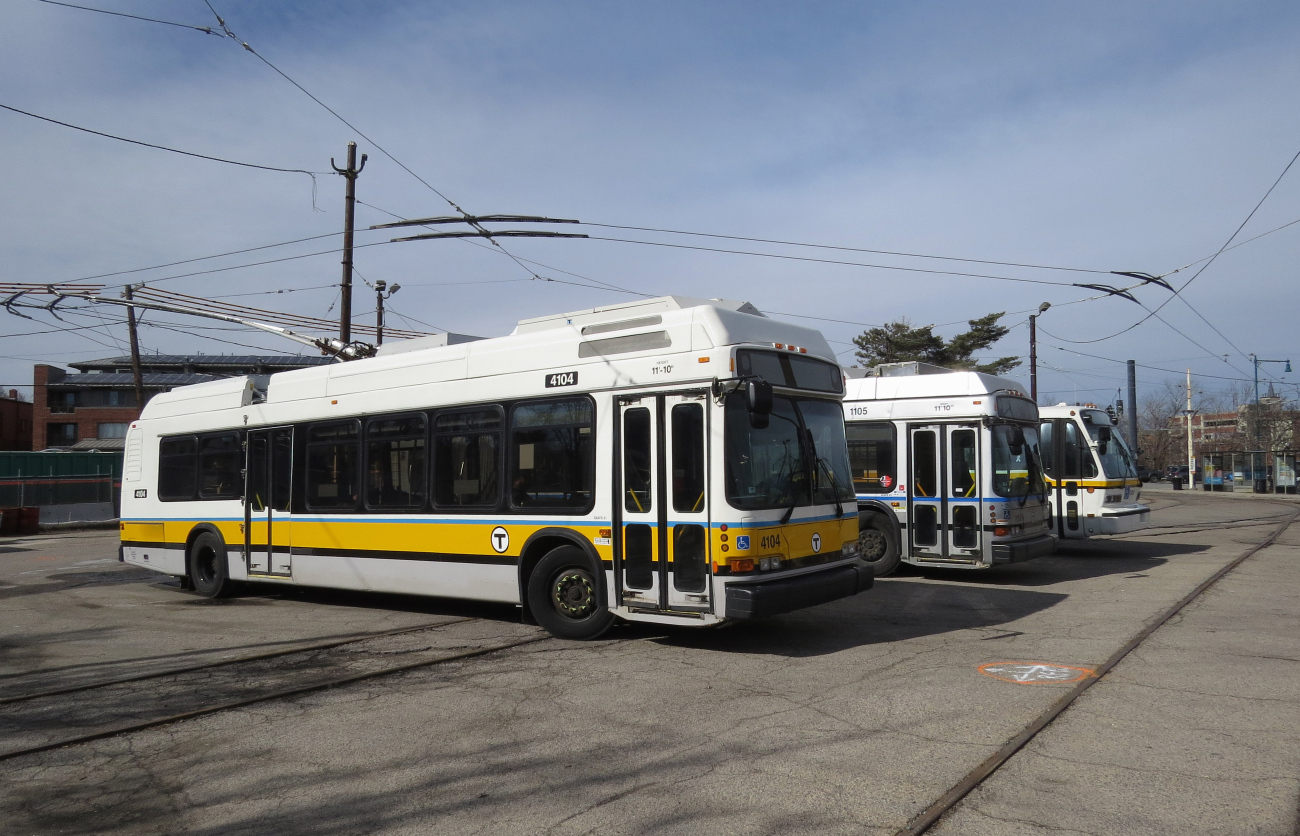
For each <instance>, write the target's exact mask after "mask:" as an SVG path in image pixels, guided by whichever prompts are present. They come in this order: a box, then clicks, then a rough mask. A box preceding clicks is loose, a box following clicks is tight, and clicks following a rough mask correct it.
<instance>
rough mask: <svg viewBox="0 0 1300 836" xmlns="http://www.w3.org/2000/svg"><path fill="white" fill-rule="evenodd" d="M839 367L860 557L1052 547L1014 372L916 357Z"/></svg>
mask: <svg viewBox="0 0 1300 836" xmlns="http://www.w3.org/2000/svg"><path fill="white" fill-rule="evenodd" d="M872 372H873V374H872V375H870V376H867V372H866V370H863V369H849V370H847V373H848V375H849V379H848V382H847V392H846V394H845V398H844V414H845V417H846V420H847V427H848V440H849V463H850V467H851V468H852V470H853V487H854V490H855V491H856V493H857V499H858V509H859V521H858V527H859V531H860V534H859V543H860V546H861V551H862V556H863V558H864V559H865V560H866V561H867V562H868V563H869V564H870V565H872V566H873V567H874V569H875V573H876V575H878V576H881V575H887V574H889V573H890V572H892V571H894V570H895V569H896V568H897V567H898V564H899V562H900V561H903V562H906V563H911V564H914V565H917V566H944V567H951V568H966V569H987V568H989V567H990V566H995V565H998V564H1003V563H1018V562H1020V561H1025V560H1032V559H1033V558H1036V557H1042V556H1044V555H1048V554H1051V553H1052V550H1053V549H1054V548H1055V545H1056V538H1055V537H1053V536H1052V531H1051V526H1050V523H1049V520H1048V515H1049V513H1050V512H1049V507H1048V497H1047V487H1046V485H1045V483H1044V481H1043V476H1042V469H1041V459H1040V453H1039V441H1038V425H1039V416H1038V408H1037V407H1036V406H1035V405H1034V402H1033V401H1031V400H1030V399H1029V398H1028V396H1027V395H1026V394H1025V392H1024V390H1023V389H1021V388H1020V386H1019V385H1018V384H1017V383H1015V382H1014V381H1012V380H1008V379H1006V378H1001V377H995V376H993V375H988V374H982V373H979V372H965V371H951V370H948V369H943V368H939V367H937V366H931V365H928V364H925V363H891V364H885V365H882V366H880V367H877V369H873V370H872Z"/></svg>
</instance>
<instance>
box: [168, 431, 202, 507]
mask: <svg viewBox="0 0 1300 836" xmlns="http://www.w3.org/2000/svg"><path fill="white" fill-rule="evenodd" d="M197 453H198V439H196V438H195V437H194V436H192V435H187V436H183V437H181V438H164V439H163V440H162V441H160V442H158V498H159V499H160V500H162V501H163V502H184V501H185V500H188V499H193V498H194V493H195V489H196V488H197V487H198V480H199V479H198V477H199V462H198V455H197Z"/></svg>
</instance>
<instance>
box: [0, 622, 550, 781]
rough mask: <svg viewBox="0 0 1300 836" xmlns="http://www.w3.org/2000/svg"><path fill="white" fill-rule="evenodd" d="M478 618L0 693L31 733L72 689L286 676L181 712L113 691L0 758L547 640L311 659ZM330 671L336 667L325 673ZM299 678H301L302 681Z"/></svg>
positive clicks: (181, 693) (182, 694)
mask: <svg viewBox="0 0 1300 836" xmlns="http://www.w3.org/2000/svg"><path fill="white" fill-rule="evenodd" d="M483 621H484V620H483V619H481V618H457V619H453V620H450V621H442V622H437V623H434V624H424V625H419V626H415V627H405V628H400V629H396V630H385V631H381V632H374V633H366V634H362V635H358V636H355V637H352V638H348V639H341V640H331V641H328V642H317V643H314V644H308V645H298V646H295V647H293V648H285V649H281V650H275V651H270V652H265V653H258V654H250V655H246V656H240V657H236V658H232V659H219V660H215V661H213V662H209V663H204V664H199V665H189V666H186V667H183V668H173V669H169V670H162V671H156V672H151V673H145V674H139V675H136V676H129V677H120V678H115V679H108V680H101V681H98V682H92V683H82V684H78V685H75V686H70V687H66V688H54V689H47V690H43V691H37V692H32V693H27V694H18V695H14V696H9V697H5V698H3V699H0V705H15V704H26V705H24V706H23V708H22V709H20V712H24V711H25V714H26V716H22V713H19V714H15V713H14V712H13V711H7V712H5V715H6V716H5V717H4V720H3V724H6V725H10V726H14V727H16V730H17V731H18V732H19V734H22V733H24V732H26V733H30V732H31V730H32V729H33V728H36V729H38V730H39V727H40V726H41V725H42V724H43V725H45V726H52V725H57V726H59V727H60V728H63V727H66V726H67V725H70V724H69V723H67V722H66V721H64V720H62V719H60V706H59V705H58V704H57V701H58V698H60V697H65V696H68V695H71V694H78V693H85V692H92V691H93V692H99V694H100V695H101V697H100V698H99V699H97V700H96V704H97V705H98V704H99V703H111V702H112V700H109V699H104V698H103V696H102V695H103V694H105V693H108V692H111V691H113V690H115V689H116V690H121V689H122V687H123V686H136V685H138V684H139V683H141V682H145V681H150V680H152V681H157V682H160V683H165V684H167V681H168V680H171V682H170V683H169V684H170V685H171V690H172V691H173V694H172V697H173V700H175V699H177V698H179V699H180V700H181V701H184V700H185V698H186V694H187V691H186V688H187V687H188V688H195V687H197V688H205V687H207V688H210V687H211V683H207V682H204V681H202V680H203V675H204V674H210V673H212V672H216V671H219V670H221V669H226V670H225V671H224V672H225V673H226V674H227V677H226V678H227V682H225V683H220V685H224V686H225V690H227V691H237V690H239V689H240V688H241V687H242V686H243V685H244V681H243V678H244V677H245V676H247V678H249V679H252V680H259V679H260V680H263V681H265V680H274V679H277V678H278V679H287V680H290V681H291V682H290V684H287V685H283V684H282V685H280V687H276V686H275V685H274V684H272V685H271V686H270V687H261V688H258V687H256V686H254V687H253V688H252V689H251V690H252V693H246V694H240V695H238V696H234V695H230V696H231V697H233V698H230V697H228V698H225V699H219V700H215V701H208V702H205V703H203V704H200V705H197V706H195V707H190V708H187V709H186V710H184V711H169V710H167V709H166V708H165V707H163V706H162V705H159V706H158V707H157V708H156V709H152V710H151V709H150V708H149V707H146V708H144V709H143V710H142V709H140V708H138V706H137V705H136V704H137V703H138V700H132V699H130V697H131V694H124V695H119V702H121V698H122V697H126V698H127V699H126V703H127V705H123V706H121V707H119V708H118V709H117V710H116V711H114V710H113V708H111V707H110V708H108V709H106V710H105V713H107V714H109V715H110V717H109V718H108V719H101V720H95V719H91V720H90V721H89V722H88V723H86V724H87V725H89V726H90V727H91V728H90V729H86V730H84V731H82V733H80V734H74V735H65V736H61V737H57V738H56V739H53V740H48V741H46V742H42V743H39V744H35V745H27V746H21V747H19V748H14V749H10V750H7V751H3V752H0V761H7V760H12V759H14V758H20V757H23V756H25V755H33V754H37V753H40V752H47V751H50V750H53V749H61V748H64V747H67V746H75V745H78V744H82V743H89V742H91V741H95V740H103V739H105V738H110V737H118V736H121V735H126V734H131V733H133V732H138V731H143V730H145V729H151V728H156V727H158V726H165V725H170V724H172V723H178V722H181V721H183V720H190V719H194V718H197V717H203V716H206V715H209V714H216V713H219V712H222V711H230V710H234V709H238V708H243V707H246V706H250V705H255V704H258V703H264V702H270V701H274V700H282V699H289V698H292V697H297V696H302V695H305V694H311V693H314V692H318V691H326V690H329V689H332V688H339V687H343V686H347V685H352V684H355V683H359V682H364V681H367V680H372V679H379V678H382V677H387V676H394V675H397V674H401V673H406V672H408V671H414V670H419V669H421V668H429V667H434V666H437V665H445V664H448V663H451V662H458V661H462V660H465V659H472V658H475V657H478V656H486V655H488V654H491V653H497V652H500V651H503V650H509V649H511V648H515V647H521V646H524V645H529V644H535V643H537V642H542V641H548V640H551V638H552V637H551V636H550V635H547V634H545V633H541V632H540V631H538V633H537V634H535V635H529V636H524V637H522V638H514V639H509V640H506V641H498V642H489V643H485V644H484V645H483V646H479V647H474V648H471V649H459V648H447V649H445V650H443V651H439V650H436V649H432V648H426V649H423V650H416V651H398V652H412V653H420V654H423V655H425V658H421V659H419V660H418V661H413V662H406V663H403V664H399V665H383V666H380V667H375V668H371V669H369V670H362V671H354V670H342V669H344V668H347V667H348V663H352V662H355V661H356V658H355V657H357V656H363V655H364V654H358V653H356V652H355V651H354V652H353V653H352V654H351V655H352V656H353V657H354V658H352V659H335V660H324V662H323V664H322V660H321V659H319V658H318V657H319V654H322V653H326V652H328V651H337V650H340V649H343V648H347V647H348V646H350V645H360V644H362V643H365V642H375V641H378V640H383V639H390V638H394V637H400V636H416V635H417V634H420V633H433V632H436V631H438V630H441V629H442V628H446V627H451V626H454V625H458V624H466V623H469V622H483ZM390 652H392V651H379V652H378V653H375V654H370V656H369V657H368V658H369V660H370V661H373V660H374V659H375V658H382V657H383V656H384V655H385V654H386V653H390ZM293 656H301V657H303V658H302V660H300V664H299V665H296V666H289V667H287V668H283V669H278V670H272V671H267V670H265V669H262V670H255V669H253V668H252V666H257V665H259V664H262V665H263V667H265V666H264V663H267V662H272V661H287V660H291V657H293ZM240 666H245V668H246V670H244V671H241V670H240ZM330 668H334V669H336V670H334V671H331V670H330ZM295 679H296V680H298V681H297V682H292V680H295ZM302 680H307V681H305V682H304V681H302ZM218 690H220V688H218ZM134 693H138V692H134ZM190 693H192V692H190ZM159 702H160V703H163V704H165V703H166V700H160V701H159ZM71 708H72V709H76V708H78V707H76V706H74V707H71ZM64 710H65V711H66V710H67V709H64ZM141 711H143V713H144V714H146V715H148V714H151V713H152V715H153V716H144V717H139V716H135V717H132V718H131V721H130V722H122V721H121V720H122V718H123V717H124V716H129V715H131V714H138V713H140V712H141ZM51 714H53V715H54V718H53V719H51V718H50V716H49V715H51ZM114 714H116V715H117V718H116V720H115V719H114V718H113V717H112V716H111V715H114ZM82 722H83V723H85V721H84V719H83V720H82ZM5 731H7V729H5Z"/></svg>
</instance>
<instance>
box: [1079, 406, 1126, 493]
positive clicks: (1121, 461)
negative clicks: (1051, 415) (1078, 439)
mask: <svg viewBox="0 0 1300 836" xmlns="http://www.w3.org/2000/svg"><path fill="white" fill-rule="evenodd" d="M1083 423H1084V426H1086V427H1087V428H1088V437H1089V438H1091V439H1092V443H1093V445H1094V446H1095V447H1096V448H1097V458H1099V459H1101V472H1102V473H1104V474H1106V478H1107V479H1136V478H1137V469H1136V468H1135V467H1134V466H1133V453H1132V452H1131V451H1130V450H1129V449H1128V444H1127V443H1126V442H1125V441H1124V436H1122V435H1120V432H1119V430H1118V429H1116V428H1115V426H1114V425H1113V424H1112V423H1111V420H1110V416H1109V415H1107V414H1106V413H1104V412H1102V411H1101V410H1099V409H1096V410H1094V409H1089V410H1086V411H1084V412H1083ZM1102 427H1110V428H1111V431H1110V440H1109V441H1107V442H1106V451H1105V452H1104V453H1103V452H1102V449H1101V447H1102V445H1101V428H1102Z"/></svg>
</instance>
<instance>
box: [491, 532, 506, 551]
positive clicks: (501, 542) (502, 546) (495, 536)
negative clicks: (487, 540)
mask: <svg viewBox="0 0 1300 836" xmlns="http://www.w3.org/2000/svg"><path fill="white" fill-rule="evenodd" d="M491 542H492V551H494V552H496V553H497V554H505V551H506V549H508V548H510V532H508V531H506V530H505V529H504V528H502V527H501V526H497V527H496V528H494V529H492V537H491Z"/></svg>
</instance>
